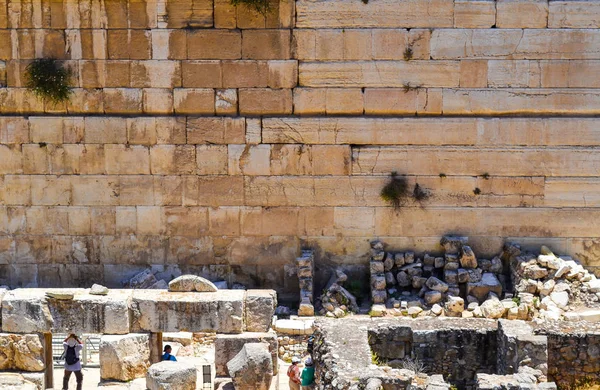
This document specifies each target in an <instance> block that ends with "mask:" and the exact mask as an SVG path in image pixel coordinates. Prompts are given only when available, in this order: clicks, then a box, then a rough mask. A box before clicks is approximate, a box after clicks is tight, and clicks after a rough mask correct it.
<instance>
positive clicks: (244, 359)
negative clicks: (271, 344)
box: [227, 343, 273, 390]
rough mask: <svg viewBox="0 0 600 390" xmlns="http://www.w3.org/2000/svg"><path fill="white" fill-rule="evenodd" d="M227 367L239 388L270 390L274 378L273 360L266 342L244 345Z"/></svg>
mask: <svg viewBox="0 0 600 390" xmlns="http://www.w3.org/2000/svg"><path fill="white" fill-rule="evenodd" d="M227 369H228V371H229V375H231V377H232V379H233V383H234V385H235V388H236V389H239V390H268V389H269V388H270V386H271V381H272V380H273V362H272V361H271V359H270V357H269V351H268V346H267V344H264V343H249V344H246V345H244V348H243V349H242V350H241V351H240V352H239V353H238V354H237V355H236V356H235V357H234V358H233V359H232V360H230V361H229V362H228V363H227Z"/></svg>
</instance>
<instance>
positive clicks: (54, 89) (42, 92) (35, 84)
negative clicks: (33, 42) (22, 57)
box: [25, 58, 72, 104]
mask: <svg viewBox="0 0 600 390" xmlns="http://www.w3.org/2000/svg"><path fill="white" fill-rule="evenodd" d="M71 76H72V72H71V70H70V69H68V68H65V67H63V66H62V65H61V64H60V63H59V62H58V61H56V60H55V59H53V58H40V59H37V60H34V61H33V62H32V63H30V64H29V65H27V68H26V69H25V77H26V86H27V88H28V89H29V90H30V91H32V92H33V93H34V94H35V95H36V96H37V97H39V98H40V99H43V100H46V101H49V102H51V103H55V104H57V103H63V102H66V101H67V100H69V97H70V95H71V92H72V89H71V87H70V86H69V79H70V78H71Z"/></svg>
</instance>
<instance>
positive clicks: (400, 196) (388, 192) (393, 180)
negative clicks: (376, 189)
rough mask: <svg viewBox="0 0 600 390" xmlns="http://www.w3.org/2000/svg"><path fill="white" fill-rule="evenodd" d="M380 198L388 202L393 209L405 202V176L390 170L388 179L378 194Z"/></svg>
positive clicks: (407, 191) (406, 190) (406, 183)
mask: <svg viewBox="0 0 600 390" xmlns="http://www.w3.org/2000/svg"><path fill="white" fill-rule="evenodd" d="M379 195H380V196H381V199H383V200H384V201H386V202H387V203H389V204H390V205H391V206H393V207H394V208H395V209H398V208H400V207H402V206H403V205H404V203H406V198H408V196H409V190H408V182H407V181H406V177H404V176H398V173H397V172H392V174H391V175H390V181H389V182H388V183H387V184H386V185H385V186H384V187H383V188H382V189H381V193H380V194H379Z"/></svg>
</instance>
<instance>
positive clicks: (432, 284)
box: [425, 276, 448, 292]
mask: <svg viewBox="0 0 600 390" xmlns="http://www.w3.org/2000/svg"><path fill="white" fill-rule="evenodd" d="M425 284H426V285H427V287H429V288H430V289H432V290H435V291H439V292H446V291H448V284H446V283H444V282H442V281H441V280H439V279H438V278H436V277H434V276H431V277H430V278H429V279H427V282H426V283H425Z"/></svg>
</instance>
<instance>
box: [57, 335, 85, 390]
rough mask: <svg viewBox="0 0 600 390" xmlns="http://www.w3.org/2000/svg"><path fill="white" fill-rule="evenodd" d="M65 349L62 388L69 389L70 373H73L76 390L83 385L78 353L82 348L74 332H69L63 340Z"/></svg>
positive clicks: (79, 389)
mask: <svg viewBox="0 0 600 390" xmlns="http://www.w3.org/2000/svg"><path fill="white" fill-rule="evenodd" d="M63 347H64V349H65V352H64V355H65V375H64V377H63V387H62V388H63V390H69V379H70V378H71V374H72V373H75V378H76V379H77V390H81V387H82V386H83V374H82V373H81V360H80V359H79V354H80V353H81V350H82V349H83V343H82V342H81V341H80V340H79V338H78V337H77V335H76V334H74V333H71V334H70V335H69V336H67V338H66V339H65V340H64V341H63Z"/></svg>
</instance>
